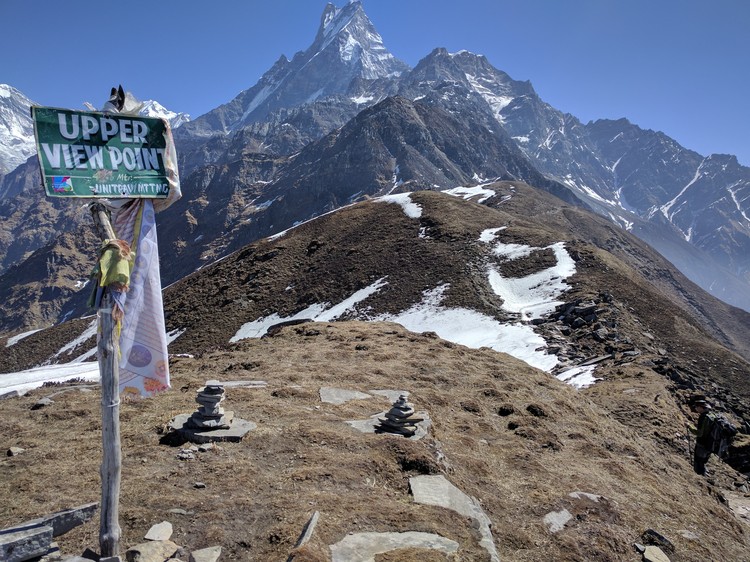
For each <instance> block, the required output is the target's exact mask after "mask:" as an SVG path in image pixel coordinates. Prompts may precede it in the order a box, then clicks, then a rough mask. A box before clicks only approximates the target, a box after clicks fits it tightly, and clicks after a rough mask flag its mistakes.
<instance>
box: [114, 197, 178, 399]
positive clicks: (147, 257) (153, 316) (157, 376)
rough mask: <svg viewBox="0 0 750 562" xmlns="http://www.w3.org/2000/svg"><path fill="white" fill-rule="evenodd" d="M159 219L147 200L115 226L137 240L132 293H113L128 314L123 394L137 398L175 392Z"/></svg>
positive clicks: (126, 237) (131, 207)
mask: <svg viewBox="0 0 750 562" xmlns="http://www.w3.org/2000/svg"><path fill="white" fill-rule="evenodd" d="M155 219H156V217H155V213H154V206H153V203H152V201H151V200H149V199H141V200H138V201H135V202H134V203H133V204H132V205H129V206H128V207H127V208H125V209H123V210H121V211H120V212H119V213H118V214H117V215H116V216H115V217H114V224H113V227H114V229H115V233H116V234H117V236H118V237H119V238H120V239H124V240H133V243H132V244H131V248H132V251H133V253H134V254H135V263H134V265H133V270H132V272H131V274H130V287H129V289H128V291H127V292H119V291H113V292H112V295H113V298H114V300H115V302H116V303H117V306H118V307H119V308H120V309H121V310H123V311H124V313H125V315H124V318H123V319H122V327H121V332H120V361H119V367H120V393H124V394H126V395H131V396H151V395H152V394H154V393H156V392H159V391H161V390H166V389H167V388H169V361H168V354H167V335H166V330H165V325H164V309H163V304H162V297H161V276H160V274H159V250H158V244H157V237H156V220H155Z"/></svg>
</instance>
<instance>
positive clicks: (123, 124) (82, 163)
mask: <svg viewBox="0 0 750 562" xmlns="http://www.w3.org/2000/svg"><path fill="white" fill-rule="evenodd" d="M31 116H32V118H33V121H34V135H35V137H36V149H37V153H38V155H39V165H40V166H41V170H42V180H43V182H44V188H45V190H46V192H47V196H49V197H113V198H114V197H127V198H158V199H162V198H166V197H167V196H168V195H169V182H168V180H167V178H168V172H167V168H166V165H165V164H166V161H167V160H168V158H167V155H166V150H167V135H171V131H170V129H169V127H168V126H167V124H166V123H165V122H164V121H163V120H162V119H156V118H153V117H140V116H134V115H123V114H118V113H95V112H90V111H72V110H69V109H56V108H52V107H32V108H31ZM170 145H171V143H170Z"/></svg>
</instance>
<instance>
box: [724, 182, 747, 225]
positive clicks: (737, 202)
mask: <svg viewBox="0 0 750 562" xmlns="http://www.w3.org/2000/svg"><path fill="white" fill-rule="evenodd" d="M743 183H744V182H742V181H740V182H737V183H735V184H732V185H730V186H728V187H727V191H728V192H729V195H730V196H731V197H732V201H734V204H735V205H736V206H737V210H738V211H739V212H740V214H741V215H742V216H743V217H744V219H745V220H746V221H748V222H749V223H750V217H748V216H747V213H745V211H744V209H743V208H742V204H743V203H744V202H745V201H747V200H748V198H750V196H748V197H745V198H744V199H738V198H737V191H739V190H737V189H732V188H735V187H738V186H742V184H743Z"/></svg>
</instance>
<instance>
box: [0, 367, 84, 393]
mask: <svg viewBox="0 0 750 562" xmlns="http://www.w3.org/2000/svg"><path fill="white" fill-rule="evenodd" d="M77 378H80V379H84V380H87V381H98V380H99V363H91V362H88V363H68V364H64V365H48V366H46V367H37V368H35V369H29V370H27V371H20V372H17V373H6V374H3V375H0V394H5V393H7V392H13V391H14V390H15V391H16V392H18V393H19V394H25V393H26V392H28V391H29V390H32V389H34V388H39V387H40V386H42V385H43V384H44V383H45V382H65V381H69V380H71V379H77Z"/></svg>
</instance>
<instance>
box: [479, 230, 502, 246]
mask: <svg viewBox="0 0 750 562" xmlns="http://www.w3.org/2000/svg"><path fill="white" fill-rule="evenodd" d="M506 228H508V227H507V226H498V227H497V228H488V229H487V230H483V231H482V234H480V235H479V241H480V242H484V243H485V244H489V243H491V242H494V241H495V238H497V233H498V232H500V231H501V230H505V229H506Z"/></svg>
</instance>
